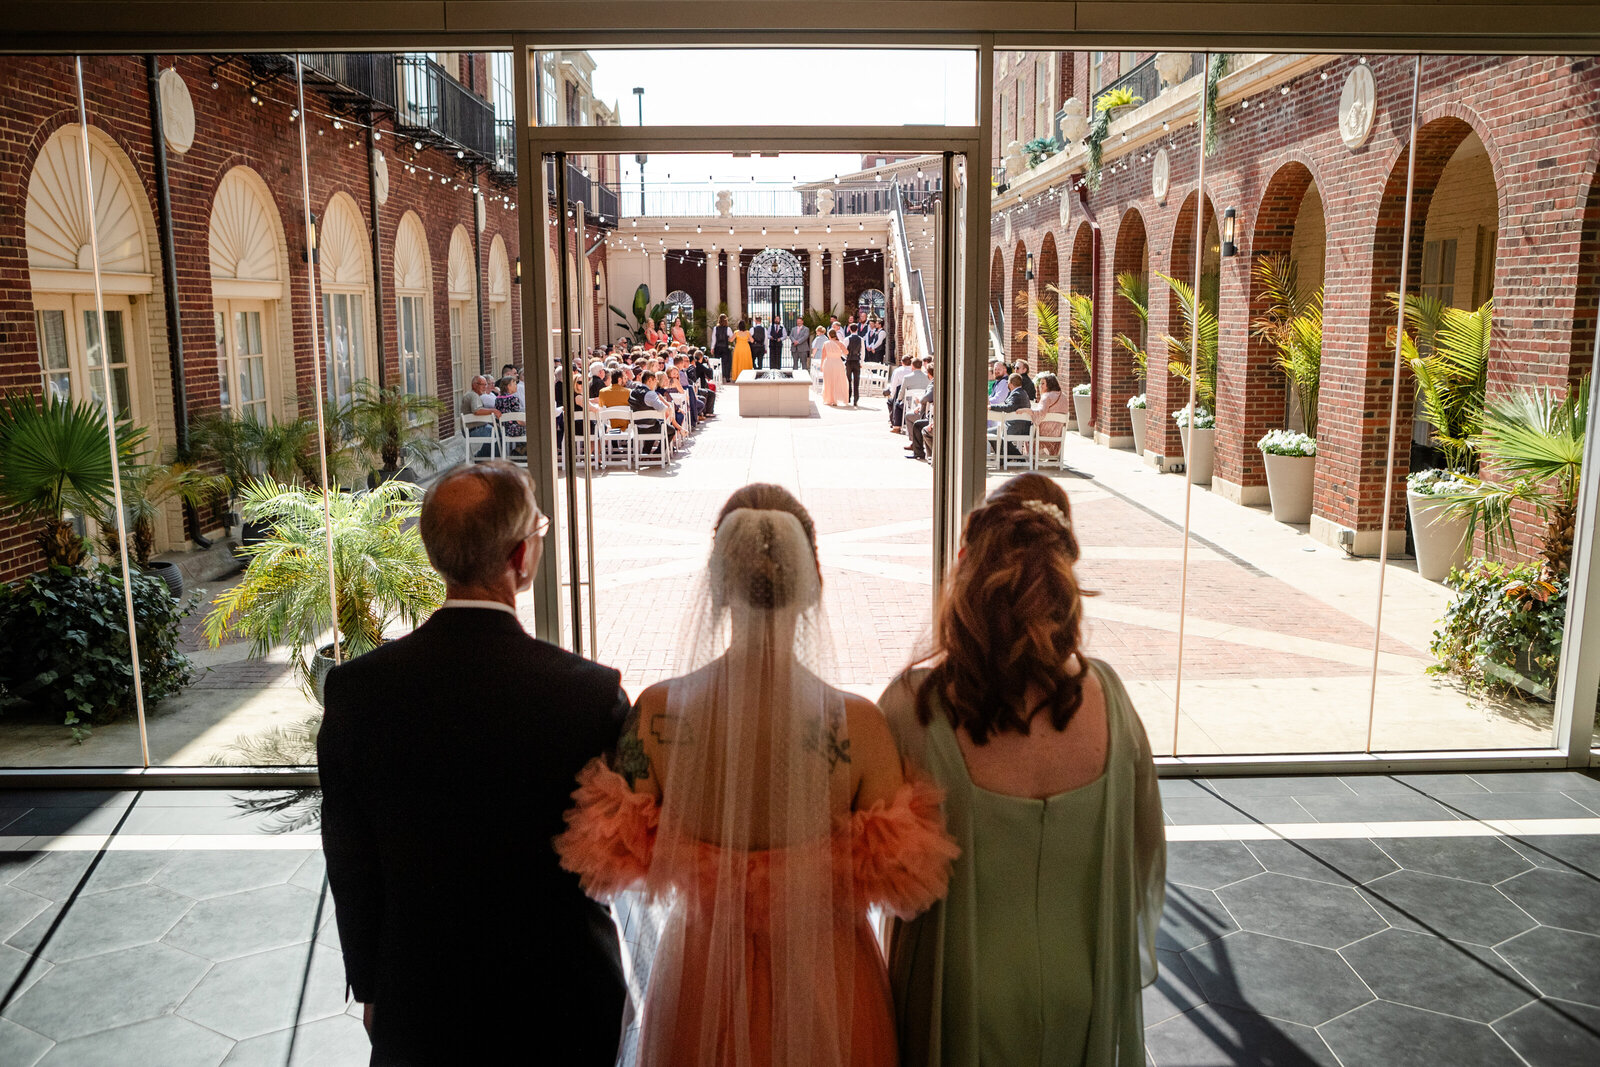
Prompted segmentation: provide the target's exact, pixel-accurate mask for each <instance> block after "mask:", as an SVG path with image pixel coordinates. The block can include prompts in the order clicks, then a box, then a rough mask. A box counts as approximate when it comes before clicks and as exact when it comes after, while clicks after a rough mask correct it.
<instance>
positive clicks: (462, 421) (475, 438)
mask: <svg viewBox="0 0 1600 1067" xmlns="http://www.w3.org/2000/svg"><path fill="white" fill-rule="evenodd" d="M564 413H565V412H564V409H562V408H559V407H558V408H557V409H556V414H557V415H564ZM649 423H654V424H655V425H654V426H650V425H648V424H649ZM618 424H620V425H618ZM485 426H486V427H488V429H489V432H488V433H481V432H480V433H479V434H477V435H474V434H473V432H472V431H473V430H474V429H476V428H478V427H485ZM511 426H520V427H522V430H523V432H522V433H520V434H515V433H508V432H507V429H508V427H511ZM527 426H528V419H527V415H526V414H525V413H524V412H521V411H507V412H502V413H501V414H500V415H499V416H498V417H497V416H494V415H457V416H456V437H457V439H459V440H460V442H461V448H462V453H463V455H462V458H463V459H464V460H465V461H466V462H469V463H483V462H486V461H488V460H491V459H506V460H510V461H511V462H512V463H518V464H522V465H524V466H526V465H527V462H528V458H527V455H526V451H525V450H520V449H517V448H516V447H515V446H516V445H519V444H522V443H524V442H526V441H527ZM588 429H589V431H590V432H588V433H578V434H576V435H575V440H576V441H578V442H580V443H581V444H582V445H583V446H584V447H587V448H588V449H589V450H590V455H591V458H592V459H593V461H594V463H595V464H596V465H597V466H598V467H599V468H600V469H601V470H606V469H607V468H608V467H610V465H611V464H612V463H619V464H622V465H624V466H626V467H627V468H628V469H629V470H638V469H640V468H641V467H651V466H654V467H668V466H671V464H672V460H673V457H674V453H675V451H676V448H675V447H674V444H673V443H672V442H671V441H669V436H670V435H669V434H668V433H667V427H666V424H665V423H664V422H663V421H662V419H661V414H660V413H659V412H655V411H632V410H630V409H628V408H625V407H609V408H603V409H602V410H601V411H600V412H599V413H597V414H591V415H590V417H589V427H588ZM652 445H653V446H654V447H653V448H652V447H649V446H652ZM677 447H682V445H681V442H679V443H678V445H677Z"/></svg>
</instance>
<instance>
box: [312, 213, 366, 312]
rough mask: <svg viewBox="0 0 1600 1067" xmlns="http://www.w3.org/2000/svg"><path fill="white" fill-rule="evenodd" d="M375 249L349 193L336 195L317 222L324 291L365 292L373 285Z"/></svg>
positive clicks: (319, 259) (318, 259)
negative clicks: (373, 251)
mask: <svg viewBox="0 0 1600 1067" xmlns="http://www.w3.org/2000/svg"><path fill="white" fill-rule="evenodd" d="M370 253H371V246H370V245H369V244H368V243H367V231H366V227H365V225H364V224H363V223H362V221H361V211H360V209H358V208H357V207H356V202H355V199H354V198H353V197H351V195H350V194H349V193H334V194H333V197H332V199H330V200H329V201H328V207H327V209H326V210H325V211H323V213H322V218H321V219H319V220H317V281H318V282H319V283H320V284H321V286H322V287H323V288H324V289H333V290H343V291H344V292H351V291H353V290H360V289H365V288H367V286H369V285H370V284H371V283H372V276H371V274H372V272H371V262H370V260H371V255H370Z"/></svg>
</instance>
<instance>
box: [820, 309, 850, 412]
mask: <svg viewBox="0 0 1600 1067" xmlns="http://www.w3.org/2000/svg"><path fill="white" fill-rule="evenodd" d="M844 357H845V350H844V345H843V344H842V343H840V341H839V331H838V329H837V328H834V329H832V330H829V331H828V340H827V341H826V342H824V343H823V345H822V402H823V403H824V404H826V405H828V406H829V407H830V408H835V407H838V406H839V405H840V404H843V403H844V402H845V401H847V400H849V399H850V379H848V378H846V377H845V373H844Z"/></svg>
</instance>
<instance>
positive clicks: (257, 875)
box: [150, 849, 310, 900]
mask: <svg viewBox="0 0 1600 1067" xmlns="http://www.w3.org/2000/svg"><path fill="white" fill-rule="evenodd" d="M309 855H310V853H309V852H302V851H298V850H296V851H281V852H280V851H278V850H277V849H268V850H255V851H227V852H180V853H178V855H177V856H175V857H174V858H173V860H172V862H170V863H168V864H167V865H166V866H165V867H163V868H161V870H160V872H158V873H157V874H156V875H155V876H154V877H152V878H151V879H150V881H151V882H152V883H154V884H155V885H160V886H166V887H167V888H168V889H170V890H172V891H173V892H175V893H182V894H183V895H184V896H189V897H194V898H195V899H196V900H205V899H206V898H208V897H220V896H223V895H224V894H227V893H242V892H244V891H245V890H248V889H262V888H265V887H266V886H269V885H282V884H284V883H285V882H287V881H288V880H289V879H290V878H292V877H294V873H295V872H296V871H298V870H299V869H300V868H301V867H302V866H304V865H305V862H306V858H307V857H308V856H309Z"/></svg>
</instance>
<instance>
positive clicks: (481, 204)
mask: <svg viewBox="0 0 1600 1067" xmlns="http://www.w3.org/2000/svg"><path fill="white" fill-rule="evenodd" d="M474 199H476V200H477V201H478V232H479V233H482V232H483V230H484V227H486V226H488V225H489V205H488V202H487V201H485V200H484V198H483V194H482V193H478V194H477V195H476V196H475V197H474Z"/></svg>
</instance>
